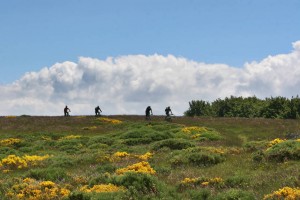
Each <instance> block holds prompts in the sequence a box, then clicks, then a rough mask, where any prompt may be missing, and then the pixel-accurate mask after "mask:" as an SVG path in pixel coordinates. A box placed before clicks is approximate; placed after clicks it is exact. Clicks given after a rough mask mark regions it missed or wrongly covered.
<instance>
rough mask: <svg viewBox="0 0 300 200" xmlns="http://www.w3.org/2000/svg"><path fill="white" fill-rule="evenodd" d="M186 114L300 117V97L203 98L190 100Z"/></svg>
mask: <svg viewBox="0 0 300 200" xmlns="http://www.w3.org/2000/svg"><path fill="white" fill-rule="evenodd" d="M184 114H185V115H186V116H211V117H246V118H253V117H256V118H257V117H262V118H279V119H298V118H299V116H300V98H299V97H298V96H297V97H295V98H294V97H292V99H288V98H285V97H280V96H278V97H271V98H266V99H264V100H261V99H258V98H256V97H255V96H254V97H246V98H244V97H234V96H231V97H230V98H228V97H227V98H225V99H217V100H215V101H213V102H212V103H209V102H206V101H203V100H194V101H191V102H189V109H188V110H187V111H186V112H185V113H184Z"/></svg>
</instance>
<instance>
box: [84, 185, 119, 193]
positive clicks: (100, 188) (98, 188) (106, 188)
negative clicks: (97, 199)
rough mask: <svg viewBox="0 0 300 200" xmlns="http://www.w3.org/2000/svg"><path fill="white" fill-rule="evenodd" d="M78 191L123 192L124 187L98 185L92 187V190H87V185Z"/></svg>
mask: <svg viewBox="0 0 300 200" xmlns="http://www.w3.org/2000/svg"><path fill="white" fill-rule="evenodd" d="M80 191H82V192H87V193H90V192H96V193H100V192H119V191H125V189H124V187H118V186H116V185H113V184H111V183H109V184H100V185H94V186H93V187H92V188H88V186H87V185H85V186H83V187H81V188H80Z"/></svg>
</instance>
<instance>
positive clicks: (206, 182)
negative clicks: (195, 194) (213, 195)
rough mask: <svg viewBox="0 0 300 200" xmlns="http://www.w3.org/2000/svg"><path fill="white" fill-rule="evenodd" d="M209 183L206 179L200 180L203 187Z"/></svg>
mask: <svg viewBox="0 0 300 200" xmlns="http://www.w3.org/2000/svg"><path fill="white" fill-rule="evenodd" d="M208 185H209V182H208V181H205V182H202V183H201V186H203V187H206V186H208Z"/></svg>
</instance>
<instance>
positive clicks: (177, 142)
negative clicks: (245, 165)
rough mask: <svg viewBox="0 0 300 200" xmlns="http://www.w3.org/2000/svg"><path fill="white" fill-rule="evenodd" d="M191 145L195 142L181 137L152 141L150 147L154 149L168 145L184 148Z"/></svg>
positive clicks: (172, 147) (171, 147) (169, 146)
mask: <svg viewBox="0 0 300 200" xmlns="http://www.w3.org/2000/svg"><path fill="white" fill-rule="evenodd" d="M193 146H195V144H193V143H191V142H190V141H189V140H186V139H181V138H172V139H166V140H162V141H159V142H156V143H154V144H153V146H152V149H153V150H155V151H157V150H159V149H161V148H163V147H168V148H170V149H186V148H189V147H193Z"/></svg>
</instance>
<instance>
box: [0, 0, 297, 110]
mask: <svg viewBox="0 0 300 200" xmlns="http://www.w3.org/2000/svg"><path fill="white" fill-rule="evenodd" d="M299 7H300V0H275V1H274V0H262V1H258V0H228V1H224V0H151V1H150V0H106V1H104V0H85V1H83V0H64V1H61V0H51V1H50V0H43V1H38V0H26V1H24V0H0V91H1V92H0V116H1V115H21V114H28V115H61V113H62V110H63V107H64V106H65V105H68V106H69V107H70V108H71V111H72V112H71V114H73V115H81V114H93V112H94V107H96V106H97V105H100V107H101V109H102V110H103V114H144V110H145V108H146V107H147V106H148V105H151V106H152V109H153V112H154V114H164V108H165V107H166V106H171V108H172V110H173V112H174V113H175V114H177V115H182V114H183V112H184V111H186V110H187V109H188V102H189V101H191V100H200V99H202V100H206V101H213V100H215V99H216V98H224V97H226V96H230V95H234V96H253V95H255V96H257V97H259V98H265V97H270V96H279V95H280V96H286V97H288V98H290V97H291V96H295V95H297V94H299V88H300V80H298V79H299V78H298V77H299V74H300V68H299V64H300V55H299V54H300V28H299V27H300V12H299V10H298V9H299ZM298 68H299V69H298Z"/></svg>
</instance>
